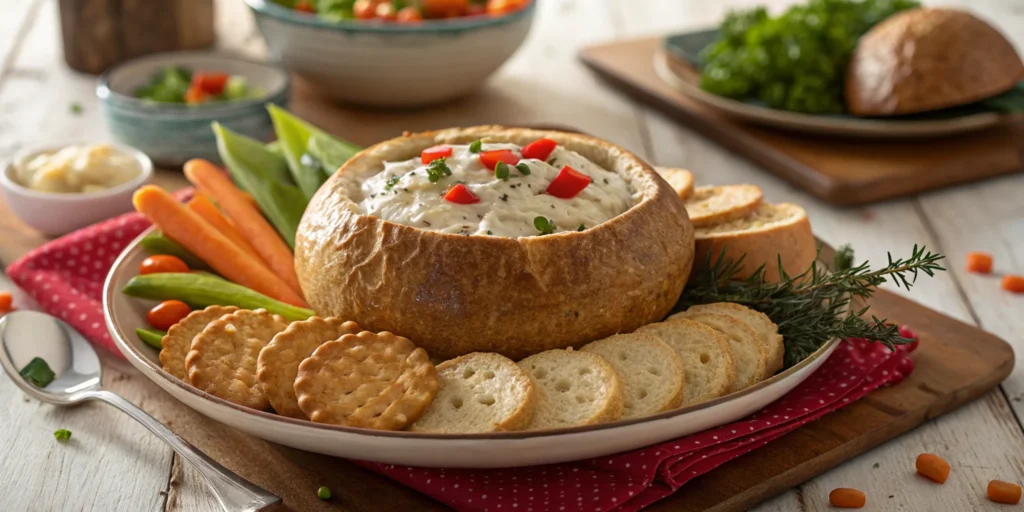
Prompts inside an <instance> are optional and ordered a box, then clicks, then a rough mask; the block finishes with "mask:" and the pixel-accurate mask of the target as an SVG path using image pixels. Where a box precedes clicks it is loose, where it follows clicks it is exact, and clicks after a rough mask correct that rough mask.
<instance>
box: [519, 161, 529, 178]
mask: <svg viewBox="0 0 1024 512" xmlns="http://www.w3.org/2000/svg"><path fill="white" fill-rule="evenodd" d="M516 170H518V171H519V174H522V175H523V176H529V175H530V166H529V165H526V162H519V163H518V164H516Z"/></svg>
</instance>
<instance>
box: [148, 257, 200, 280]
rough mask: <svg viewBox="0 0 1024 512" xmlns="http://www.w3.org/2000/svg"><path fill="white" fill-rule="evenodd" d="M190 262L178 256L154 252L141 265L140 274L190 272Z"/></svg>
mask: <svg viewBox="0 0 1024 512" xmlns="http://www.w3.org/2000/svg"><path fill="white" fill-rule="evenodd" d="M189 271H190V269H189V268H188V264H187V263H185V262H184V261H182V259H181V258H179V257H177V256H171V255H170V254H154V255H152V256H150V257H148V258H146V259H144V260H142V264H141V265H139V275H142V276H144V275H146V274H160V273H167V272H172V273H173V272H189Z"/></svg>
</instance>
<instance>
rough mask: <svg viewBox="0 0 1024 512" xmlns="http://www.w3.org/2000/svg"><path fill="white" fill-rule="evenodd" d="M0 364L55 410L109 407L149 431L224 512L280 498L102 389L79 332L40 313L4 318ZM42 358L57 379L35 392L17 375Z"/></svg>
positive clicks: (267, 505) (238, 511)
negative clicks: (90, 404) (202, 482)
mask: <svg viewBox="0 0 1024 512" xmlns="http://www.w3.org/2000/svg"><path fill="white" fill-rule="evenodd" d="M0 345H2V349H0V363H2V365H3V367H4V370H5V371H6V372H7V374H8V375H10V377H11V380H12V381H14V383H15V384H17V386H18V387H19V388H21V390H22V391H24V392H25V393H28V394H29V395H30V396H33V397H35V398H36V399H38V400H40V401H43V402H48V403H51V404H54V405H61V406H65V405H77V404H80V403H82V402H85V401H88V400H98V401H100V402H106V403H108V404H110V405H113V406H114V407H116V408H118V409H120V410H121V411H123V412H125V413H127V414H128V415H129V416H131V417H132V418H135V420H136V421H138V422H139V423H142V424H143V425H145V427H146V428H148V429H149V431H150V432H152V433H154V434H156V435H157V437H159V438H160V439H163V440H164V442H165V443H167V444H169V445H170V446H171V448H173V449H174V451H175V452H177V453H178V455H180V456H181V458H183V459H185V460H186V461H187V462H189V463H190V464H192V466H193V467H194V468H196V470H198V471H199V474H201V475H202V476H203V478H204V479H206V483H207V485H209V487H210V490H211V491H213V495H214V496H215V497H216V498H217V501H218V502H219V503H220V505H221V508H223V509H224V510H226V511H228V512H249V511H252V512H255V511H260V510H267V509H269V508H270V507H272V506H274V505H276V504H278V503H280V502H281V498H278V497H277V496H275V495H273V494H271V493H269V492H267V491H265V490H264V489H261V488H259V487H257V486H255V485H253V484H251V483H249V482H248V481H246V480H245V479H243V478H242V477H240V476H238V475H236V474H234V473H232V472H231V471H230V470H228V469H227V468H225V467H224V466H221V465H220V464H218V463H217V462H216V461H214V460H213V459H211V458H209V457H207V456H206V455H205V454H204V453H203V452H201V451H199V450H198V449H196V447H194V446H192V445H191V444H189V443H188V442H187V441H185V440H184V439H182V438H180V437H178V435H177V434H175V433H174V432H171V430H170V429H168V428H167V427H165V426H164V425H163V424H162V423H160V422H159V421H157V420H156V419H155V418H153V417H152V416H150V415H149V414H147V413H146V412H145V411H143V410H142V409H139V408H138V407H136V406H135V404H132V403H131V402H129V401H128V400H125V399H124V398H122V397H121V396H120V395H117V394H115V393H111V392H110V391H105V390H102V389H100V371H101V367H100V361H99V358H98V357H97V356H96V352H95V351H94V350H93V348H92V345H90V344H89V342H87V341H86V340H85V339H84V338H83V337H82V336H81V335H80V334H78V331H75V330H74V329H72V328H71V326H69V325H68V324H66V323H64V322H62V321H61V320H58V319H57V318H54V317H52V316H50V315H47V314H45V313H40V312H37V311H16V312H14V313H9V314H7V315H5V316H4V317H3V318H0ZM36 357H39V358H42V359H43V360H44V361H46V363H47V365H48V366H49V367H50V369H51V370H53V372H54V373H55V374H56V376H55V378H54V379H53V381H52V382H50V383H49V384H48V385H47V386H46V387H45V388H39V387H36V386H35V385H34V384H33V383H31V382H29V381H27V380H25V379H24V378H23V377H22V376H21V375H20V374H19V373H18V372H19V370H20V369H22V368H24V367H25V366H26V365H27V364H29V362H30V361H32V359H33V358H36Z"/></svg>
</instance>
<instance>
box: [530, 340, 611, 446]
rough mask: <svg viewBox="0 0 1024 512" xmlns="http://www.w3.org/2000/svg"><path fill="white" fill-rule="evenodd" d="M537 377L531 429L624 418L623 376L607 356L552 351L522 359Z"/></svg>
mask: <svg viewBox="0 0 1024 512" xmlns="http://www.w3.org/2000/svg"><path fill="white" fill-rule="evenodd" d="M518 364H519V367H520V368H522V369H523V370H524V371H525V372H526V374H527V375H529V376H530V378H531V379H533V384H534V389H535V390H536V392H537V408H536V410H535V411H534V413H533V419H532V420H531V421H530V425H529V427H527V428H528V429H529V430H542V429H552V428H566V427H575V426H579V425H593V424H596V423H604V422H608V421H615V420H617V419H619V418H621V417H622V409H623V403H624V396H623V385H622V379H621V377H619V374H618V372H616V371H615V369H614V368H612V366H611V365H610V364H608V362H607V361H605V360H604V358H603V357H601V356H599V355H597V354H593V353H590V352H580V351H576V350H572V349H568V350H548V351H546V352H541V353H539V354H535V355H532V356H530V357H527V358H526V359H523V360H522V361H519V363H518Z"/></svg>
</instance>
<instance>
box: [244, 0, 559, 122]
mask: <svg viewBox="0 0 1024 512" xmlns="http://www.w3.org/2000/svg"><path fill="white" fill-rule="evenodd" d="M245 1H246V3H247V4H249V7H250V8H251V9H252V11H253V15H254V16H255V17H256V25H257V26H259V29H260V32H261V33H262V34H263V38H264V39H265V40H266V42H267V49H268V51H269V54H270V59H271V60H273V61H276V62H280V63H281V64H282V65H283V66H284V67H286V68H288V70H289V71H291V72H293V73H295V74H296V75H298V76H300V77H301V78H302V79H303V80H304V81H306V82H307V83H309V84H311V85H313V86H314V87H316V88H317V89H318V90H319V91H320V93H321V94H323V95H325V96H329V97H331V98H334V99H336V100H339V101H342V102H345V103H352V104H356V105H364V106H371V107H384V108H413V107H422V106H426V105H432V104H436V103H442V102H445V101H449V100H453V99H455V98H459V97H461V96H466V95H468V94H470V93H472V92H473V91H475V90H477V89H479V88H480V87H481V86H482V85H483V84H484V83H485V82H486V80H487V78H488V77H490V76H491V75H492V74H494V72H495V71H497V70H498V68H500V67H501V66H502V64H504V63H505V62H506V61H507V60H508V59H509V58H511V57H512V55H513V54H514V53H515V52H516V50H517V49H518V48H519V46H520V45H522V43H523V41H524V40H525V39H526V36H527V34H528V33H529V31H530V26H531V24H532V23H533V19H534V14H535V13H536V10H537V9H536V6H537V2H538V1H539V0H532V1H530V2H529V4H527V5H526V6H524V7H523V8H522V9H520V10H518V11H516V12H511V13H508V14H505V15H502V16H487V15H481V16H468V17H463V18H451V19H443V20H426V21H423V22H421V23H415V24H406V23H387V22H381V21H379V20H378V21H374V20H365V21H364V20H340V21H329V20H324V19H322V18H319V17H317V16H314V15H310V14H305V13H302V12H298V11H294V10H292V9H288V8H285V7H282V6H280V5H277V4H276V3H274V2H272V1H270V0H245Z"/></svg>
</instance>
